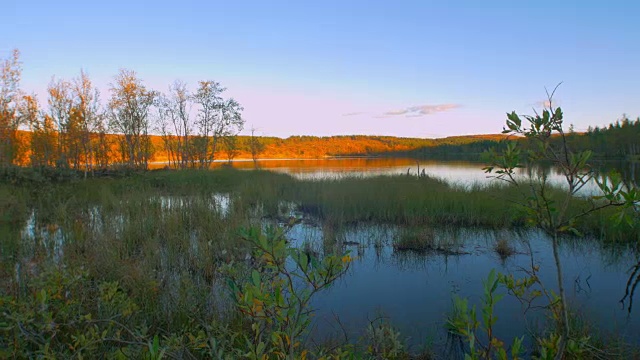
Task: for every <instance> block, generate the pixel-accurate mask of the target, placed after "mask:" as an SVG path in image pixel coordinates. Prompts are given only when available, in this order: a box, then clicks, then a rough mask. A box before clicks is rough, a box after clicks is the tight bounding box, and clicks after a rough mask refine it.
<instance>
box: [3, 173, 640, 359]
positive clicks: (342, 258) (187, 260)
mask: <svg viewBox="0 0 640 360" xmlns="http://www.w3.org/2000/svg"><path fill="white" fill-rule="evenodd" d="M118 174H119V173H116V172H114V173H111V174H107V175H108V176H105V177H102V178H94V179H88V180H82V173H79V174H74V173H73V172H70V173H66V174H58V176H59V177H60V180H59V181H58V182H55V179H56V178H55V177H52V176H45V175H43V174H42V173H40V172H33V171H32V170H28V169H14V170H13V171H5V173H4V176H5V178H4V182H3V185H1V186H0V195H1V196H0V214H2V217H1V218H0V231H1V232H2V234H3V241H2V243H1V244H0V246H1V250H2V251H1V254H2V268H1V269H0V272H1V276H0V278H1V279H2V284H1V285H2V287H1V289H2V300H0V305H1V308H2V309H1V311H0V312H1V313H2V320H0V323H2V331H3V336H2V339H3V340H2V341H3V343H2V344H1V345H2V346H0V347H1V348H3V349H6V350H4V351H5V353H2V356H18V357H22V356H24V357H34V356H44V357H46V356H56V357H59V356H71V355H72V354H73V355H74V356H80V355H82V356H85V357H87V356H88V357H90V356H92V354H94V355H95V354H110V356H113V357H122V356H127V357H149V358H154V357H155V358H159V357H160V355H161V354H162V355H164V356H170V357H181V358H184V357H191V356H195V357H204V358H209V357H214V358H236V357H240V356H247V357H250V358H251V357H253V358H261V355H260V354H271V355H269V356H268V358H286V357H287V356H289V355H290V356H289V358H291V356H293V357H294V358H299V357H303V356H308V357H310V358H322V357H323V356H333V357H335V358H344V357H356V358H367V357H371V358H403V357H405V358H408V357H409V354H406V353H405V352H404V351H402V343H401V341H399V340H397V339H396V340H397V341H396V342H393V341H391V342H388V339H393V338H394V337H393V336H392V334H395V333H394V330H393V328H391V327H389V325H388V324H382V325H381V326H382V328H378V327H376V326H374V327H372V328H371V329H370V330H368V331H363V332H364V335H363V340H362V341H361V342H359V343H357V344H341V345H340V346H338V347H336V348H333V347H322V346H321V347H318V348H315V347H309V346H310V345H309V344H308V343H306V342H305V341H304V336H301V335H302V334H304V333H305V330H304V326H303V325H304V324H306V321H307V320H304V318H303V317H301V316H302V315H304V314H306V311H307V310H308V309H307V308H304V306H301V305H300V304H301V303H305V304H306V303H307V302H306V301H307V300H304V299H305V297H304V296H302V297H301V298H300V299H298V300H296V301H297V303H296V304H284V303H281V302H282V301H285V300H286V301H289V300H292V299H295V297H292V296H293V295H292V294H294V293H296V291H298V290H299V289H300V288H298V287H297V286H303V285H300V283H299V281H300V279H302V280H304V281H305V282H306V283H307V285H304V286H303V288H307V289H308V290H309V291H311V292H307V293H306V294H307V295H306V296H308V297H310V296H311V295H313V292H314V291H319V290H321V289H322V288H324V287H326V286H329V285H330V281H325V283H319V282H318V281H320V279H331V278H333V277H337V276H339V275H340V274H341V273H342V272H343V271H344V267H345V266H348V263H349V262H350V258H349V256H348V255H349V254H347V253H344V250H343V248H342V247H341V246H340V244H339V243H335V242H329V243H327V244H326V245H327V246H326V247H325V248H324V250H323V252H321V253H315V254H314V253H309V252H303V254H304V256H302V253H296V252H295V251H294V250H293V249H290V248H289V247H288V245H287V243H286V241H285V240H284V239H285V238H284V237H283V236H284V234H279V233H278V232H277V231H275V230H274V231H272V232H262V231H261V230H259V229H260V228H263V226H264V224H265V221H266V223H273V224H275V223H280V224H284V225H285V227H286V225H287V224H289V223H290V221H298V220H296V218H300V217H301V216H302V217H304V218H305V219H307V220H306V221H315V222H316V223H317V225H318V226H322V227H323V228H324V229H325V232H327V233H330V232H331V230H332V229H333V231H334V233H335V232H337V231H339V229H340V228H341V227H345V226H348V225H349V224H356V223H376V224H394V225H401V226H402V227H406V228H407V229H411V228H414V229H420V228H422V229H424V228H429V227H432V226H437V225H438V224H448V225H451V224H454V225H461V226H462V225H464V226H483V227H490V228H504V227H521V226H526V225H527V222H526V214H524V213H523V212H522V211H520V210H518V206H517V205H515V204H513V203H511V202H508V201H505V200H504V199H505V196H507V195H510V194H511V193H510V192H511V191H514V190H513V189H510V188H505V187H503V186H499V185H494V186H491V187H489V188H487V189H483V188H480V187H472V188H470V189H466V190H465V189H459V188H454V187H451V186H449V185H447V184H446V183H444V182H442V181H439V180H436V179H431V178H428V177H413V176H397V177H377V178H369V179H363V178H347V179H342V180H320V181H318V180H316V181H302V180H295V179H293V178H291V177H289V176H287V175H282V174H275V173H271V172H266V171H238V170H234V169H230V168H226V169H221V170H216V171H206V170H201V171H199V170H190V171H168V170H162V171H152V172H145V173H130V174H128V175H127V176H126V177H122V178H119V177H116V176H117V175H118ZM558 191H560V190H558ZM371 194H377V196H376V197H372V196H371ZM513 196H517V194H515V193H514V194H513ZM291 203H294V204H297V205H298V206H297V209H298V210H299V211H301V212H302V213H303V214H304V215H302V214H299V213H298V215H296V214H295V213H292V212H291V205H290V204H291ZM571 206H572V208H575V209H576V210H575V211H579V210H580V209H581V208H582V207H588V206H592V205H591V204H590V203H589V201H588V200H586V199H575V202H574V203H572V205H571ZM291 216H295V218H291ZM609 216H610V214H607V213H596V214H593V215H591V216H589V217H588V218H587V220H585V221H583V222H580V224H579V227H578V228H579V229H580V230H581V231H583V232H584V233H589V234H594V235H596V236H597V237H600V235H603V237H602V239H603V241H605V242H607V241H609V242H613V241H616V242H622V241H626V242H628V243H630V244H637V243H638V233H639V231H638V229H637V228H636V229H634V230H633V231H628V230H625V231H620V230H618V229H616V228H615V227H613V226H610V225H609V223H610V221H608V219H609V218H608V217H609ZM25 223H26V224H30V225H28V226H27V227H26V228H25V227H24V225H23V224H25ZM242 229H247V230H245V231H244V232H243V231H242ZM249 229H253V230H249ZM430 239H432V237H430V236H429V232H428V231H427V232H426V233H425V232H424V230H422V231H421V232H413V231H409V232H407V233H406V234H405V235H403V237H401V238H400V239H399V241H410V243H409V244H410V245H411V246H414V247H416V246H418V247H419V246H426V249H428V250H429V249H431V250H433V249H438V248H442V247H443V245H441V244H433V243H432V242H430V241H431V240H430ZM421 240H424V241H425V242H422V243H421ZM265 241H266V242H265ZM276 244H279V245H277V246H276ZM398 244H399V245H402V244H403V243H398ZM271 246H275V249H274V248H271ZM292 251H293V252H292ZM286 258H288V259H293V260H296V259H297V260H296V261H297V262H296V263H297V264H299V265H298V266H297V267H296V268H293V269H292V268H291V267H290V266H284V265H282V266H280V265H278V261H282V264H285V262H284V261H285V260H284V259H286ZM303 258H304V259H306V260H303ZM278 259H279V260H278ZM312 259H317V260H312ZM287 261H290V260H287ZM303 270H304V271H306V272H308V273H309V274H311V271H319V273H315V275H304V272H303V273H300V272H301V271H303ZM256 271H257V274H258V275H255V274H256ZM296 271H297V275H296V276H294V275H293V274H294V273H296ZM323 272H324V274H325V275H324V277H323V275H322V274H323ZM277 274H279V275H277ZM287 274H288V275H287ZM267 275H269V276H267ZM272 275H273V276H272ZM256 276H257V277H256ZM283 276H284V279H286V278H287V276H292V277H295V278H296V279H299V280H295V281H294V283H295V284H297V285H295V286H294V285H292V284H293V283H291V284H287V283H282V279H283ZM314 276H315V277H314ZM326 276H329V278H327V277H326ZM309 279H311V280H312V281H309ZM313 279H315V280H313ZM247 286H249V287H247ZM268 289H269V290H268ZM274 289H281V291H282V294H283V295H282V296H283V297H282V298H281V299H280V300H274V299H273V298H269V297H266V298H265V297H264V296H265V295H264V294H265V293H270V294H273V293H274V291H278V290H274ZM247 291H248V292H250V293H251V295H247V294H248V292H247ZM247 296H249V298H247ZM270 301H275V303H273V302H270ZM269 306H271V307H270V308H269ZM284 308H287V309H297V310H295V311H294V310H291V311H292V312H291V313H288V312H282V309H284ZM267 311H271V313H269V315H268V316H267V315H266V314H267V313H266V312H267ZM274 314H280V315H281V316H282V318H281V319H280V322H279V323H278V322H271V320H269V321H267V320H266V319H267V318H269V319H271V318H274V316H275V315H274ZM294 317H295V318H296V319H298V320H296V324H297V325H296V326H297V327H296V328H295V329H294V328H290V327H287V326H288V324H292V323H293V322H292V319H293V318H294ZM265 321H266V322H265ZM274 321H275V320H274ZM363 330H364V329H363ZM267 334H271V335H268V336H267ZM274 334H275V335H274ZM285 335H286V336H285ZM394 336H396V337H397V334H396V335H394ZM260 343H264V345H263V347H262V348H260V349H259V348H256V347H255V346H257V344H260ZM283 349H288V350H287V351H286V352H285V351H284V350H283ZM281 352H282V354H289V355H287V356H285V355H282V354H281V355H278V354H280V353H281ZM291 354H294V355H291ZM303 354H305V355H303ZM383 354H386V355H383ZM414 355H415V354H414Z"/></svg>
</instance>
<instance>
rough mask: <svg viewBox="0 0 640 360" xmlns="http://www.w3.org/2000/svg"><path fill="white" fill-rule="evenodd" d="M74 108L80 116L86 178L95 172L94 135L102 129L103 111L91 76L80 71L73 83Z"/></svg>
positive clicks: (79, 122) (79, 130)
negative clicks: (90, 172) (88, 174)
mask: <svg viewBox="0 0 640 360" xmlns="http://www.w3.org/2000/svg"><path fill="white" fill-rule="evenodd" d="M72 94H73V107H74V109H75V110H76V112H77V115H78V120H79V121H78V122H77V128H78V135H79V139H78V140H79V144H80V146H81V151H82V158H83V163H84V176H85V178H86V177H87V173H88V172H89V171H93V167H94V163H95V159H94V145H95V144H94V141H93V139H92V138H93V134H94V133H95V132H97V131H98V130H99V129H101V128H102V122H103V118H104V115H103V111H102V109H101V106H100V93H99V91H98V89H96V88H95V87H94V86H93V84H92V83H91V80H90V79H89V76H88V75H87V73H85V72H84V71H80V76H79V77H78V78H76V79H74V81H73V83H72Z"/></svg>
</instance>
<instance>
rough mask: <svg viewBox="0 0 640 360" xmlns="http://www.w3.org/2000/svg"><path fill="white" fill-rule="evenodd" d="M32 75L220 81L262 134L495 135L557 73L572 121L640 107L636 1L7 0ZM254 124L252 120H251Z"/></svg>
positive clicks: (5, 36)
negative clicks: (121, 74) (128, 72)
mask: <svg viewBox="0 0 640 360" xmlns="http://www.w3.org/2000/svg"><path fill="white" fill-rule="evenodd" d="M2 3H3V4H2V6H0V58H6V57H7V56H8V55H9V54H10V51H11V49H13V48H18V49H20V51H21V53H22V60H23V63H24V74H23V75H24V76H23V82H22V86H23V88H24V89H25V90H27V91H30V92H31V91H33V92H36V93H38V94H39V98H40V100H41V102H45V97H44V89H45V88H46V84H47V83H48V82H49V81H50V79H51V76H52V75H56V76H57V77H63V78H71V77H74V76H77V75H78V74H79V71H80V69H81V68H84V69H85V70H86V71H88V73H89V74H90V76H91V77H92V79H93V80H94V82H95V83H96V84H97V85H98V86H99V87H100V88H101V89H104V90H105V92H104V93H103V94H102V96H103V98H106V97H107V96H108V93H106V89H107V88H108V84H109V82H110V81H111V79H112V77H113V76H114V75H115V74H116V73H117V72H118V69H120V68H128V69H133V70H135V71H137V72H138V74H139V75H140V77H141V78H142V79H143V80H144V81H145V83H146V84H147V85H148V86H150V87H153V88H154V89H156V90H161V91H166V89H167V87H168V85H169V84H170V83H171V82H173V81H174V80H175V79H182V80H184V81H186V82H187V83H189V84H191V85H192V86H195V85H196V82H197V81H198V80H216V81H220V82H222V83H223V85H225V86H226V87H227V88H228V89H229V90H228V93H229V94H230V95H232V96H234V97H235V98H236V99H237V100H238V101H239V102H240V103H241V104H242V105H243V106H244V107H245V112H244V116H245V119H246V121H247V128H249V127H251V125H253V126H255V127H256V128H257V129H259V133H260V134H263V135H275V136H289V135H303V134H308V135H333V134H374V135H395V136H412V137H440V136H448V135H462V134H476V133H497V132H499V131H500V130H501V129H502V125H503V124H504V118H505V115H504V114H505V113H506V112H507V111H511V110H516V111H521V112H531V109H532V107H535V106H537V104H538V103H540V102H541V101H542V100H544V98H545V92H544V91H545V86H546V87H550V88H553V87H554V86H555V85H556V84H557V83H559V82H561V81H563V82H564V83H563V85H562V86H561V88H560V90H559V92H558V95H557V100H558V101H559V103H560V104H561V105H562V107H563V110H564V111H565V114H566V121H567V123H573V124H574V125H575V127H576V129H579V130H582V129H586V128H587V126H589V125H604V124H607V123H609V122H612V121H615V120H616V119H617V118H619V117H620V116H621V115H622V114H623V113H626V114H628V115H629V116H630V117H633V118H635V117H637V116H638V115H640V84H639V83H640V27H639V26H638V16H639V14H640V2H637V1H632V0H625V1H598V2H595V1H593V2H592V1H589V0H583V1H546V0H538V1H514V0H511V1H427V0H424V1H417V0H416V1H400V0H398V1H373V0H370V1H364V0H363V1H360V0H358V1H355V0H354V1H349V0H342V1H328V0H327V1H303V0H298V1H275V0H272V1H241V0H232V1H231V0H230V1H189V0H182V1H136V0H126V1H123V0H111V1H90V0H83V1H65V0H58V1H51V0H31V1H24V0H2ZM245 133H246V131H245Z"/></svg>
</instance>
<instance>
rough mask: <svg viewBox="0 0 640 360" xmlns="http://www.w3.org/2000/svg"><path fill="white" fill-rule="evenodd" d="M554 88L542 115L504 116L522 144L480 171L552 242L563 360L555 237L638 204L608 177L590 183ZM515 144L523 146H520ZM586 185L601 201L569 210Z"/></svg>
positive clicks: (565, 332) (562, 301)
mask: <svg viewBox="0 0 640 360" xmlns="http://www.w3.org/2000/svg"><path fill="white" fill-rule="evenodd" d="M558 86H559V85H558ZM558 86H556V88H555V89H554V90H553V91H552V92H551V93H549V92H547V101H546V103H545V105H546V106H545V108H544V109H543V110H542V113H538V112H537V111H536V112H534V115H518V114H517V113H516V112H515V111H514V112H511V113H508V114H507V120H506V126H505V127H504V129H503V133H504V134H509V135H514V136H517V137H521V138H523V140H524V141H521V142H519V143H516V142H511V143H509V144H508V146H507V147H506V149H505V150H503V151H502V152H497V151H495V150H491V151H490V152H489V158H490V164H489V165H488V166H486V167H484V168H483V170H484V171H485V172H486V173H488V174H495V175H492V176H493V177H494V178H496V179H498V180H502V181H505V182H507V183H508V184H510V185H512V186H515V187H517V188H519V189H522V194H521V195H522V199H521V200H520V201H514V202H516V203H518V204H520V205H521V206H522V208H523V209H524V210H525V212H526V215H527V218H528V221H529V222H530V223H531V224H533V225H534V226H536V227H538V228H540V229H541V230H543V231H544V232H545V233H547V234H548V235H549V236H550V237H551V239H552V249H553V256H554V260H555V265H556V276H557V285H558V299H557V306H558V307H559V311H560V314H561V317H560V322H559V325H560V337H559V345H558V349H557V350H558V351H557V353H556V359H560V358H562V357H563V355H564V352H565V349H566V347H567V343H568V342H569V340H570V338H571V334H570V331H569V311H568V307H567V301H566V296H565V289H564V283H563V275H562V264H561V261H560V257H559V239H560V236H561V235H562V234H565V233H573V234H575V235H580V233H579V232H578V230H577V229H576V226H575V224H576V221H577V219H579V218H581V217H583V216H586V215H588V214H590V213H593V212H596V211H599V210H601V209H603V208H606V207H610V206H617V207H620V208H622V209H623V210H624V209H626V210H627V211H623V212H621V214H622V216H621V218H625V219H627V217H626V216H628V215H624V214H628V213H629V211H628V210H629V209H631V208H632V209H634V210H637V204H638V200H640V197H639V196H638V195H639V194H638V192H637V190H634V189H629V188H627V189H623V187H622V186H620V182H619V180H618V178H616V177H615V176H613V177H611V179H612V180H611V181H612V185H611V186H609V185H607V181H606V180H605V179H603V180H601V181H599V180H598V179H595V176H594V172H593V171H592V170H591V167H590V166H589V160H590V158H591V156H592V153H591V151H589V150H585V151H580V152H574V151H572V149H571V148H570V146H569V142H568V140H567V136H566V134H565V131H564V129H563V121H564V114H563V112H562V109H561V108H560V107H556V106H554V102H553V96H554V94H555V91H556V90H557V88H558ZM552 139H553V140H555V141H552ZM520 143H524V146H523V145H522V144H520ZM523 162H526V163H528V164H529V165H531V164H536V163H540V162H545V163H548V164H551V165H552V166H553V167H554V168H555V169H557V170H558V171H559V173H560V174H561V175H562V177H563V179H564V184H563V185H564V187H563V190H562V191H561V192H559V191H553V190H554V189H553V186H552V185H551V184H550V181H549V176H548V174H547V173H545V172H541V173H538V174H534V173H532V172H529V174H528V176H525V177H521V176H518V174H517V172H516V169H518V168H522V167H524V165H523ZM594 179H595V180H594ZM591 181H596V183H597V184H598V185H599V186H600V189H601V190H602V192H603V193H604V196H594V197H591V198H590V201H589V202H588V206H582V207H580V206H578V207H576V206H571V205H572V204H575V203H576V198H577V197H578V195H579V192H580V190H582V189H583V188H584V187H585V186H586V185H587V184H589V183H590V182H591ZM576 208H577V210H576ZM636 213H637V212H636ZM554 303H555V301H554ZM550 305H551V304H550Z"/></svg>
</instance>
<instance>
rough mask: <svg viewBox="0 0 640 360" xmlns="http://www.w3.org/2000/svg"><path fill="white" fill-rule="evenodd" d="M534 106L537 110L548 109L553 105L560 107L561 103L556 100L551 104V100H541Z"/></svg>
mask: <svg viewBox="0 0 640 360" xmlns="http://www.w3.org/2000/svg"><path fill="white" fill-rule="evenodd" d="M533 105H534V106H535V107H537V108H544V109H548V108H550V107H551V105H553V106H554V107H558V106H559V105H560V101H558V100H555V99H554V100H553V102H550V101H549V100H541V101H537V102H535V103H534V104H533Z"/></svg>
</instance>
